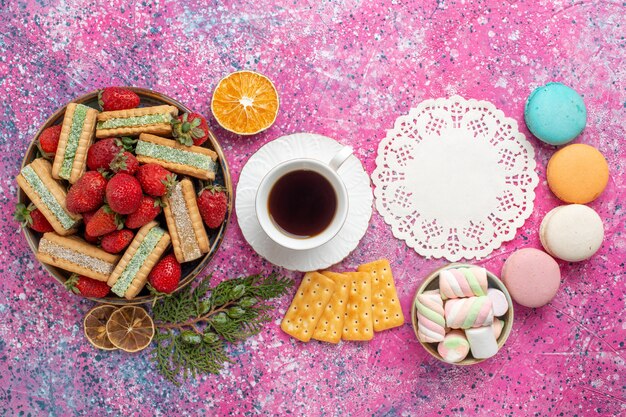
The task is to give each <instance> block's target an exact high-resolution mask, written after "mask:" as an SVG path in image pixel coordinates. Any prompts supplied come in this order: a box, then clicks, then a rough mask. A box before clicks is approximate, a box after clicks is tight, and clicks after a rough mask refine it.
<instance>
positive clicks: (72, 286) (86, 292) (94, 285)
mask: <svg viewBox="0 0 626 417" xmlns="http://www.w3.org/2000/svg"><path fill="white" fill-rule="evenodd" d="M65 287H66V288H67V289H68V290H70V291H73V292H74V293H76V294H80V295H82V296H83V297H89V298H102V297H106V296H107V295H108V294H109V291H110V290H111V288H110V287H109V286H108V285H107V283H106V281H98V280H96V279H93V278H89V277H86V276H83V275H76V274H72V276H70V277H69V278H68V279H67V281H65Z"/></svg>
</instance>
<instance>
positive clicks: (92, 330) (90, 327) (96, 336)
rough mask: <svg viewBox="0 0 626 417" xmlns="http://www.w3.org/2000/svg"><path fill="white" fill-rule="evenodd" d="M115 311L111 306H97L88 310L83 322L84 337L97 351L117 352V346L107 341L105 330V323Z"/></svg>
mask: <svg viewBox="0 0 626 417" xmlns="http://www.w3.org/2000/svg"><path fill="white" fill-rule="evenodd" d="M115 310H117V308H116V307H114V306H111V305H101V306H97V307H94V308H92V309H91V310H89V312H88V313H87V315H86V316H85V319H84V320H83V328H84V330H85V337H86V338H87V340H89V343H91V344H92V345H94V346H95V347H97V348H98V349H103V350H117V346H115V345H114V344H113V343H111V341H110V340H109V336H108V335H107V329H106V325H107V322H108V321H109V318H110V317H111V314H113V312H115Z"/></svg>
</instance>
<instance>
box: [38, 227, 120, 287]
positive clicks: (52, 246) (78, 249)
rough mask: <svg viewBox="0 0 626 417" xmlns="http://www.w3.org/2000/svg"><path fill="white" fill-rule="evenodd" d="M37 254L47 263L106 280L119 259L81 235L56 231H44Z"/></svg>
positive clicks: (99, 279)
mask: <svg viewBox="0 0 626 417" xmlns="http://www.w3.org/2000/svg"><path fill="white" fill-rule="evenodd" d="M36 256H37V259H39V260H40V261H41V262H43V263H45V264H48V265H52V266H56V267H57V268H61V269H64V270H66V271H70V272H75V273H77V274H79V275H84V276H87V277H89V278H93V279H97V280H98V281H106V280H107V279H108V278H109V275H111V272H113V270H114V269H115V265H116V264H117V261H118V260H119V256H116V255H112V254H110V253H107V252H105V251H103V250H102V249H100V248H98V247H96V246H93V245H90V244H89V243H87V242H85V241H84V240H82V239H80V238H79V237H76V236H59V235H57V234H56V233H44V235H43V236H42V238H41V240H39V248H38V249H37V254H36Z"/></svg>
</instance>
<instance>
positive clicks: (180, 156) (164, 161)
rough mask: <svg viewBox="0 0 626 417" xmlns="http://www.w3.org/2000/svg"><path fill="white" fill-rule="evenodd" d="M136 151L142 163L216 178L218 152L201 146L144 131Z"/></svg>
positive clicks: (203, 178)
mask: <svg viewBox="0 0 626 417" xmlns="http://www.w3.org/2000/svg"><path fill="white" fill-rule="evenodd" d="M135 153H136V154H137V160H138V161H139V162H141V163H142V164H148V163H155V164H159V165H161V166H162V167H164V168H166V169H169V170H170V171H174V172H176V173H178V174H184V175H189V176H191V177H195V178H200V179H202V180H213V179H215V171H216V169H217V163H216V162H215V161H217V154H216V153H215V152H213V151H212V150H210V149H207V148H204V147H201V146H185V145H181V144H180V143H178V142H176V141H175V140H171V139H165V138H162V137H159V136H154V135H149V134H146V133H142V134H141V135H139V140H138V141H137V147H136V148H135Z"/></svg>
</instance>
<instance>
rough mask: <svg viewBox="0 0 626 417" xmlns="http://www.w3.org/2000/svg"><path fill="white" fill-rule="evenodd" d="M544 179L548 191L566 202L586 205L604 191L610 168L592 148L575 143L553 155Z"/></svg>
mask: <svg viewBox="0 0 626 417" xmlns="http://www.w3.org/2000/svg"><path fill="white" fill-rule="evenodd" d="M546 176H547V177H548V186H549V187H550V190H552V192H553V193H554V195H556V196H557V197H558V198H559V199H560V200H562V201H564V202H566V203H576V204H586V203H589V202H591V201H593V200H595V199H596V198H598V196H599V195H600V194H601V193H602V191H604V188H605V187H606V184H607V183H608V181H609V165H608V164H607V162H606V159H605V158H604V156H603V155H602V154H601V153H600V151H598V150H597V149H596V148H594V147H593V146H589V145H585V144H582V143H576V144H573V145H569V146H566V147H564V148H562V149H560V150H558V151H557V152H555V153H554V155H552V158H550V161H549V162H548V169H547V173H546Z"/></svg>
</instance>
